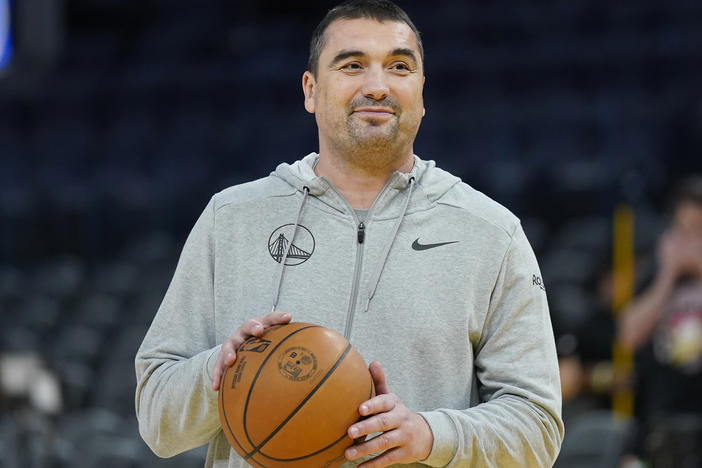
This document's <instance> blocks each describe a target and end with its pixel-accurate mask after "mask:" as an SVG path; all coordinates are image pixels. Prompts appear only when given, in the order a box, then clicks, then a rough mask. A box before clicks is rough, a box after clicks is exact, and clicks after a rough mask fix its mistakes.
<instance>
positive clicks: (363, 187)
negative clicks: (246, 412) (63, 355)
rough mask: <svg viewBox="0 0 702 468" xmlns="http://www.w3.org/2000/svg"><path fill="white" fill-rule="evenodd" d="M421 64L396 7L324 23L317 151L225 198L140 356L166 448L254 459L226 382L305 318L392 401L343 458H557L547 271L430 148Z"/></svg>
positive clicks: (379, 6)
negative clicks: (222, 411) (257, 347)
mask: <svg viewBox="0 0 702 468" xmlns="http://www.w3.org/2000/svg"><path fill="white" fill-rule="evenodd" d="M423 67H424V61H423V50H422V45H421V39H420V36H419V33H418V31H417V29H416V28H415V26H414V25H413V24H412V22H411V20H410V19H409V18H408V17H407V15H406V14H405V13H404V12H403V11H402V10H401V9H399V8H398V7H397V6H396V5H394V4H393V3H391V2H387V1H359V2H351V3H346V4H343V5H341V6H339V7H337V8H335V9H333V10H331V11H330V12H329V13H328V14H327V16H326V17H325V18H324V19H323V20H322V22H321V23H320V25H319V26H318V27H317V29H316V31H315V34H314V36H313V39H312V44H311V51H310V61H309V68H308V70H307V71H306V72H305V73H304V76H303V78H302V87H303V92H304V96H305V109H306V110H307V111H308V112H311V113H314V114H315V117H316V121H317V126H318V129H319V154H315V153H312V154H310V155H308V156H307V157H305V158H304V159H302V160H300V161H297V162H296V163H294V164H292V165H288V164H281V165H279V166H278V168H277V169H276V171H275V172H274V173H273V174H271V176H269V177H267V178H264V179H261V180H258V181H254V182H251V183H248V184H243V185H240V186H235V187H231V188H229V189H227V190H224V191H223V192H221V193H219V194H217V195H215V196H214V197H213V199H212V200H211V201H210V203H209V205H208V206H207V208H206V209H205V211H204V213H203V214H202V216H201V217H200V219H199V220H198V221H197V223H196V224H195V227H194V228H193V231H192V232H191V234H190V236H189V238H188V240H187V242H186V244H185V247H184V249H183V253H182V255H181V259H180V261H179V264H178V267H177V269H176V272H175V275H174V278H173V282H172V283H171V285H170V287H169V289H168V292H167V293H166V296H165V298H164V301H163V304H162V305H161V307H160V309H159V311H158V313H157V315H156V317H155V319H154V322H153V324H152V326H151V328H150V330H149V332H148V333H147V335H146V337H145V339H144V343H143V344H142V346H141V348H140V350H139V352H138V355H137V359H136V367H137V376H138V387H137V395H136V405H137V414H138V418H139V426H140V431H141V434H142V436H143V437H144V439H145V440H146V441H147V443H148V444H149V445H150V447H151V448H152V449H153V450H154V451H155V452H156V453H157V454H159V455H162V456H171V455H175V454H177V453H179V452H182V451H185V450H188V449H190V448H193V447H196V446H199V445H202V444H204V443H208V442H209V444H210V446H209V451H208V457H207V462H206V466H208V467H210V466H214V467H224V466H227V467H233V466H237V467H238V466H245V465H244V462H243V461H242V460H240V459H239V458H237V457H236V455H235V454H234V452H233V451H232V450H230V448H229V446H228V442H227V440H226V438H225V437H224V435H223V433H222V432H221V428H220V426H219V420H218V414H217V393H216V390H218V388H219V380H220V378H221V376H222V373H223V370H224V368H225V367H226V366H230V365H232V364H233V362H234V360H235V358H236V349H237V348H238V347H239V346H240V345H241V343H243V342H244V340H246V339H247V338H249V337H251V336H259V335H261V334H262V333H263V332H264V331H265V330H266V329H267V328H268V327H270V326H272V325H275V324H278V323H284V322H288V321H290V320H291V318H292V317H295V319H296V320H298V321H302V322H313V323H318V324H321V325H324V326H326V327H329V328H332V329H335V330H337V331H339V332H340V333H343V334H344V335H345V336H346V337H347V338H348V339H349V340H350V341H351V343H352V344H354V346H355V347H356V348H357V349H358V350H359V351H360V353H361V354H362V355H363V356H364V358H366V359H367V360H369V361H374V362H372V363H371V366H370V371H371V374H372V376H373V378H374V381H375V384H376V389H377V393H378V395H377V396H376V397H375V398H372V399H370V400H369V401H367V402H365V403H363V404H362V405H361V406H360V407H359V412H360V414H361V415H363V416H367V418H365V419H364V420H362V421H359V422H357V423H356V424H353V425H352V426H351V427H350V428H349V429H348V434H349V436H350V437H352V438H360V437H363V436H367V435H370V434H375V433H381V434H380V435H379V436H377V437H375V438H370V439H368V440H367V441H365V442H363V443H361V444H359V445H355V446H353V447H351V448H349V449H348V450H347V451H346V453H345V455H346V458H347V459H348V460H349V461H350V462H349V463H347V464H346V465H345V466H353V465H355V464H358V463H361V462H363V464H361V465H360V466H362V467H364V468H368V467H374V468H377V467H383V466H390V465H395V464H409V465H410V466H425V465H428V466H453V467H458V466H494V467H498V466H499V467H505V466H520V467H524V466H533V467H544V466H550V465H551V464H552V463H553V461H554V459H555V457H556V455H557V453H558V449H559V446H560V442H561V439H562V435H563V425H562V422H561V418H560V384H559V377H558V366H557V359H556V353H555V346H554V343H553V335H552V331H551V324H550V319H549V314H548V308H547V303H546V295H545V292H544V290H543V287H542V284H541V280H540V273H539V270H538V266H537V263H536V260H535V258H534V255H533V253H532V251H531V248H530V247H529V244H528V242H527V240H526V238H525V236H524V233H523V231H522V228H521V227H520V225H519V221H518V220H517V219H516V218H515V217H514V216H513V215H512V214H511V213H509V212H508V211H507V210H505V209H504V208H502V207H501V206H499V205H497V204H496V203H495V202H493V201H491V200H489V199H488V198H486V197H485V196H483V195H482V194H480V193H478V192H476V191H474V190H473V189H471V188H470V187H469V186H467V185H465V184H463V183H462V182H461V181H460V180H459V179H458V178H456V177H453V176H451V175H450V174H448V173H446V172H444V171H441V170H440V169H438V168H436V167H435V166H434V163H433V162H432V161H424V160H421V159H420V158H418V157H416V156H414V154H413V142H414V138H415V136H416V134H417V131H418V128H419V124H420V121H421V119H422V117H423V115H424V108H423V101H422V89H423V85H424V68H423ZM270 310H273V312H270V313H268V314H265V312H267V311H270ZM252 316H257V317H258V318H256V319H250V317H252ZM233 330H236V331H235V332H234V333H233V334H231V335H230V333H232V331H233ZM218 344H219V345H218ZM376 361H377V362H376ZM381 362H382V365H381ZM392 392H394V393H392ZM379 452H382V453H380V454H378V453H379Z"/></svg>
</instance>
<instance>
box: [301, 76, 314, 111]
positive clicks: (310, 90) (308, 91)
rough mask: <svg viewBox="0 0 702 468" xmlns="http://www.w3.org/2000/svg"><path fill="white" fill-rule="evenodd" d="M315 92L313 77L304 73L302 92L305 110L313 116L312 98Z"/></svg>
mask: <svg viewBox="0 0 702 468" xmlns="http://www.w3.org/2000/svg"><path fill="white" fill-rule="evenodd" d="M316 91H317V82H316V81H315V80H314V75H312V73H310V72H309V71H306V72H305V73H303V75H302V92H303V93H304V94H305V110H306V111H307V112H309V113H310V114H314V101H315V99H314V97H315V92H316Z"/></svg>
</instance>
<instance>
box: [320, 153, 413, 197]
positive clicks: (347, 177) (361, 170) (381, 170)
mask: <svg viewBox="0 0 702 468" xmlns="http://www.w3.org/2000/svg"><path fill="white" fill-rule="evenodd" d="M413 165H414V158H413V156H412V152H411V151H410V152H409V153H408V154H407V155H406V156H404V157H402V158H398V160H397V161H395V162H394V163H392V164H388V165H386V166H382V167H367V166H362V165H358V164H354V163H353V162H352V161H349V160H348V159H344V158H335V157H333V155H332V154H330V153H328V152H321V151H320V154H319V161H318V162H317V166H316V167H315V173H316V174H317V175H318V176H321V177H324V178H325V179H327V180H328V181H329V182H330V183H331V184H332V185H333V186H334V188H335V189H336V190H337V192H339V193H340V194H341V196H343V197H344V198H345V199H346V201H347V202H348V203H349V205H351V207H352V208H353V209H355V210H367V209H369V208H370V207H371V205H372V204H373V202H374V201H375V199H376V198H377V196H378V194H379V193H380V191H381V190H382V189H383V187H384V186H385V184H386V183H387V181H388V180H389V179H390V177H391V176H392V174H393V172H395V171H400V172H409V171H411V170H412V166H413Z"/></svg>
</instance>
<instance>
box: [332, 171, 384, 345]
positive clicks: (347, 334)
mask: <svg viewBox="0 0 702 468" xmlns="http://www.w3.org/2000/svg"><path fill="white" fill-rule="evenodd" d="M395 177H396V176H393V177H390V179H389V180H388V181H387V182H386V183H385V186H384V187H383V189H382V190H381V191H380V193H378V196H377V197H375V200H373V204H371V207H370V208H369V209H368V213H367V215H366V219H370V218H371V214H372V213H373V209H374V208H375V203H376V202H377V201H378V200H380V199H381V198H382V197H383V195H385V192H387V191H388V189H389V187H390V186H391V185H392V183H393V182H394V181H395ZM330 186H331V184H330ZM331 189H332V190H333V191H334V192H335V193H336V194H337V195H338V196H339V198H340V199H341V200H343V201H344V202H345V203H346V205H347V206H348V207H349V209H350V210H351V215H352V216H353V219H354V222H355V223H356V263H355V264H354V271H353V284H352V285H351V296H350V297H349V309H348V311H347V312H346V326H345V328H344V338H346V339H347V340H349V341H350V340H351V330H352V328H353V319H354V316H355V315H356V302H358V284H359V283H360V281H361V270H362V268H361V267H362V266H363V247H364V246H365V240H366V225H365V224H364V223H363V222H362V221H360V222H359V220H358V216H356V210H354V209H353V207H351V205H349V203H348V202H347V201H346V199H345V198H344V197H342V196H341V195H340V194H339V192H337V191H336V189H335V188H334V187H333V186H331Z"/></svg>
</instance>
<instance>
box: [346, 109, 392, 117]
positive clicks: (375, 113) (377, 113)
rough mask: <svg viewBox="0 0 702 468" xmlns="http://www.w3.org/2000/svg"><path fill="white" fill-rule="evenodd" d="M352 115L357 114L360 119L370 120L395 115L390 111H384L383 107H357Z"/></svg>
mask: <svg viewBox="0 0 702 468" xmlns="http://www.w3.org/2000/svg"><path fill="white" fill-rule="evenodd" d="M353 113H354V114H358V115H360V116H362V117H371V118H375V119H377V118H381V119H382V118H390V117H392V116H393V115H395V112H393V110H392V109H386V108H383V107H359V108H358V109H355V110H354V111H353Z"/></svg>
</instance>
